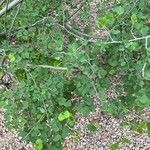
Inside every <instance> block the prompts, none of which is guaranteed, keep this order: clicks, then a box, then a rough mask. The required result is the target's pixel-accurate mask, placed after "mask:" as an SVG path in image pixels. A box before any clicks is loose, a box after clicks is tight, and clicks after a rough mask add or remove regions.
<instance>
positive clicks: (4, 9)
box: [0, 0, 22, 16]
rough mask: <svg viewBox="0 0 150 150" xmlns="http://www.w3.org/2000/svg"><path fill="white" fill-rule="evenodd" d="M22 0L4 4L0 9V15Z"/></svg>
mask: <svg viewBox="0 0 150 150" xmlns="http://www.w3.org/2000/svg"><path fill="white" fill-rule="evenodd" d="M20 2H22V0H14V1H12V2H11V3H9V4H8V6H5V7H4V8H3V9H2V10H1V11H0V16H2V15H4V14H5V13H6V12H7V11H9V10H11V9H12V8H13V7H15V6H16V5H18V4H19V3H20Z"/></svg>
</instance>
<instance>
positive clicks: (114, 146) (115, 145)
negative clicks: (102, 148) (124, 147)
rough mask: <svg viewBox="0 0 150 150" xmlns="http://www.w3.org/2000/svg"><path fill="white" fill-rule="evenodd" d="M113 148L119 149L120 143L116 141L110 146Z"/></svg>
mask: <svg viewBox="0 0 150 150" xmlns="http://www.w3.org/2000/svg"><path fill="white" fill-rule="evenodd" d="M110 149H111V150H119V143H114V144H112V145H111V146H110Z"/></svg>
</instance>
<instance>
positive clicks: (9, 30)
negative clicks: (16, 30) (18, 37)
mask: <svg viewBox="0 0 150 150" xmlns="http://www.w3.org/2000/svg"><path fill="white" fill-rule="evenodd" d="M21 4H22V3H20V5H19V6H18V9H17V12H16V14H15V16H14V19H13V21H12V23H11V27H10V29H9V33H10V32H11V30H12V28H13V25H14V23H15V20H16V18H17V15H18V14H19V10H20V8H21Z"/></svg>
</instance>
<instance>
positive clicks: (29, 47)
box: [0, 0, 150, 150]
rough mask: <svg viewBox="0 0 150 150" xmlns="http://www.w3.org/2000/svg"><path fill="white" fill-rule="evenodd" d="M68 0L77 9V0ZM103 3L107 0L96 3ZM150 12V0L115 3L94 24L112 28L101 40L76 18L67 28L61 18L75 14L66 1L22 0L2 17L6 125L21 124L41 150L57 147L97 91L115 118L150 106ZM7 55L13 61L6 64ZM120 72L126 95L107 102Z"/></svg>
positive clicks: (89, 106)
mask: <svg viewBox="0 0 150 150" xmlns="http://www.w3.org/2000/svg"><path fill="white" fill-rule="evenodd" d="M90 2H91V1H90V0H87V1H85V4H84V6H83V7H84V10H83V11H82V10H80V11H79V14H80V15H81V16H82V17H81V18H83V20H82V21H85V22H89V21H88V19H89V18H90V16H92V14H90V13H88V12H89V5H88V4H89V3H90ZM66 3H67V5H69V6H70V7H71V9H73V8H74V7H76V5H74V4H73V1H66ZM106 5H107V1H106V2H104V3H102V4H101V5H100V6H99V7H100V9H101V8H103V7H105V6H106ZM102 10H103V9H102ZM18 11H19V13H17V12H18ZM149 11H150V3H149V1H147V0H142V1H139V0H137V1H136V2H135V1H129V0H118V1H116V2H114V7H112V8H111V9H109V11H108V10H107V9H104V11H103V12H102V13H101V14H98V18H97V20H96V24H93V26H95V27H96V28H107V29H108V31H109V32H110V34H109V35H108V38H106V39H103V40H99V39H97V40H92V39H90V38H89V36H85V34H89V35H91V34H92V33H91V31H89V29H85V30H84V31H85V34H81V33H80V31H79V30H80V28H77V27H78V26H76V25H75V24H73V25H72V28H75V30H71V29H70V30H68V29H67V27H66V26H64V24H65V23H66V22H67V19H69V16H70V15H69V14H70V12H69V10H64V3H63V2H62V1H57V2H56V1H54V0H51V1H49V0H45V1H33V0H25V1H23V2H22V3H21V5H20V6H18V7H17V8H16V9H15V8H14V9H13V10H11V11H10V12H8V13H7V14H5V15H4V16H3V17H1V18H0V32H1V33H0V44H1V49H0V58H1V59H2V63H1V70H0V74H3V73H4V74H6V73H9V74H11V75H12V76H13V80H14V81H13V88H12V89H11V90H8V91H5V92H3V93H2V94H1V95H0V105H2V106H3V107H4V108H5V109H6V112H5V118H6V125H7V126H8V127H10V128H17V129H18V130H19V131H20V135H21V136H23V138H24V139H25V140H30V141H32V142H33V143H35V145H36V149H37V150H40V149H47V150H50V149H53V150H55V149H56V150H59V149H62V142H63V140H64V139H65V137H66V136H67V135H68V133H69V132H70V131H71V130H72V127H73V126H74V124H75V117H74V115H75V113H76V112H77V111H78V112H81V113H82V114H83V115H85V116H87V115H88V114H89V112H90V111H94V109H95V106H94V102H93V99H92V98H93V96H97V98H100V99H101V103H102V104H104V105H103V106H102V109H103V110H104V111H106V112H108V113H110V114H113V115H115V116H118V115H123V114H125V113H127V112H129V111H131V110H133V109H135V110H136V111H139V110H141V109H143V108H145V107H149V105H150V47H149V46H150V28H149V23H150V22H149ZM16 14H17V15H16ZM15 15H16V17H15ZM43 16H44V18H43ZM77 31H79V32H77ZM4 56H5V57H4ZM4 58H7V59H9V62H7V63H6V64H5V63H3V62H6V59H4ZM3 60H5V61H3ZM118 72H119V73H121V74H122V80H123V82H124V85H122V88H123V89H124V91H125V92H126V96H120V97H118V98H117V99H115V100H112V102H109V101H105V100H107V95H105V89H107V88H108V87H109V86H110V83H109V78H111V77H113V76H114V75H116V74H117V73H118ZM5 85H6V84H5ZM116 90H117V89H116ZM74 99H75V100H74ZM76 99H77V100H76ZM16 116H17V117H16ZM89 128H92V130H93V129H94V130H95V128H93V126H89ZM147 128H148V129H149V128H150V127H149V125H148V126H147ZM149 130H150V129H149ZM149 130H148V131H149ZM115 147H116V146H115Z"/></svg>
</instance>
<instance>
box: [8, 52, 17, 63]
mask: <svg viewBox="0 0 150 150" xmlns="http://www.w3.org/2000/svg"><path fill="white" fill-rule="evenodd" d="M8 58H9V60H10V62H13V61H15V60H16V59H15V56H14V54H13V53H10V54H9V55H8Z"/></svg>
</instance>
